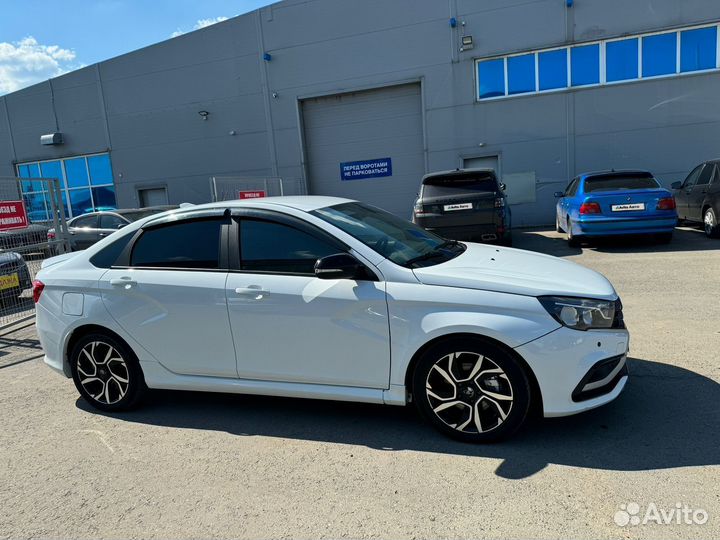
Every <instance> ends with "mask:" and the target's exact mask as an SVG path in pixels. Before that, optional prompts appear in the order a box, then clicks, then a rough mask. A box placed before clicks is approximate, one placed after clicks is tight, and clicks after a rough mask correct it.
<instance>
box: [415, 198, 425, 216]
mask: <svg viewBox="0 0 720 540" xmlns="http://www.w3.org/2000/svg"><path fill="white" fill-rule="evenodd" d="M426 213H427V212H425V211H424V210H423V205H422V203H421V202H420V201H415V207H414V208H413V214H415V217H422V216H424V215H425V214H426Z"/></svg>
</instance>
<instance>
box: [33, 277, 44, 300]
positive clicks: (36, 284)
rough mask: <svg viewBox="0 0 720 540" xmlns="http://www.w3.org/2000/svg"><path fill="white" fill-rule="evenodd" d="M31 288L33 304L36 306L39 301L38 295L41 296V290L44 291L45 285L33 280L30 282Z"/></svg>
mask: <svg viewBox="0 0 720 540" xmlns="http://www.w3.org/2000/svg"><path fill="white" fill-rule="evenodd" d="M32 286H33V302H35V303H36V304H37V303H38V302H39V301H40V295H41V294H42V292H43V290H44V289H45V284H44V283H43V282H42V281H39V280H37V279H36V280H34V281H33V282H32Z"/></svg>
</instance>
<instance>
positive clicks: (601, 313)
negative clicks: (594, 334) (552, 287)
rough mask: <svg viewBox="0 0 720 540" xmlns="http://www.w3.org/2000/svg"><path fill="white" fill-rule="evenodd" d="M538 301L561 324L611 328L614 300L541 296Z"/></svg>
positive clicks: (576, 327)
mask: <svg viewBox="0 0 720 540" xmlns="http://www.w3.org/2000/svg"><path fill="white" fill-rule="evenodd" d="M538 300H540V303H541V304H542V305H543V307H544V308H545V309H547V311H548V313H550V315H552V316H553V318H554V319H555V320H556V321H558V322H559V323H560V324H562V325H563V326H567V327H568V328H573V329H574V330H589V329H591V328H611V327H612V325H613V319H614V318H615V302H614V301H612V300H593V299H590V298H566V297H563V296H541V297H539V298H538Z"/></svg>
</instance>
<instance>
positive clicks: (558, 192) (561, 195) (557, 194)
mask: <svg viewBox="0 0 720 540" xmlns="http://www.w3.org/2000/svg"><path fill="white" fill-rule="evenodd" d="M553 195H555V198H556V199H559V198H560V197H564V196H565V192H564V191H556V192H555V193H553Z"/></svg>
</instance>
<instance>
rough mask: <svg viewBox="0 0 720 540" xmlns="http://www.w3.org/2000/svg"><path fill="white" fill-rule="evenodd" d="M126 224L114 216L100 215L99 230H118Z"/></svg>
mask: <svg viewBox="0 0 720 540" xmlns="http://www.w3.org/2000/svg"><path fill="white" fill-rule="evenodd" d="M127 224H128V222H127V221H125V220H124V219H123V218H121V217H120V216H116V215H115V214H100V228H101V229H119V228H120V227H121V226H125V225H127Z"/></svg>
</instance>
